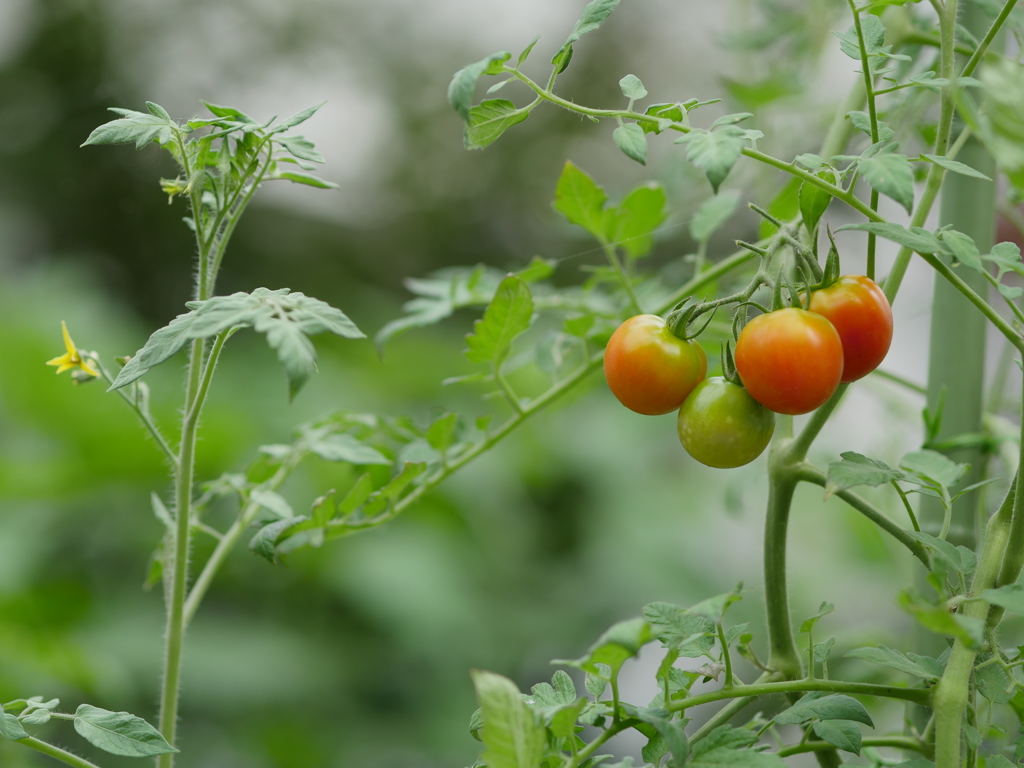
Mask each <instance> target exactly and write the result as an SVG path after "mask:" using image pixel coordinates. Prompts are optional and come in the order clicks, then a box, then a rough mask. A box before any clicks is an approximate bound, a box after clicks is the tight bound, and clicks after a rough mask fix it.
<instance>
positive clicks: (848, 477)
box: [825, 451, 904, 499]
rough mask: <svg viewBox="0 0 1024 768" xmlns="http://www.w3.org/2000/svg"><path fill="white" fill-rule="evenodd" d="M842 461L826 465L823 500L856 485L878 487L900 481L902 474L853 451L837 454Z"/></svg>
mask: <svg viewBox="0 0 1024 768" xmlns="http://www.w3.org/2000/svg"><path fill="white" fill-rule="evenodd" d="M839 455H840V456H841V457H842V461H833V462H832V463H831V464H829V465H828V476H827V478H826V481H825V498H826V499H827V498H828V497H829V496H832V495H833V494H836V493H839V491H845V490H848V489H850V488H856V487H857V486H858V485H870V486H879V485H883V484H884V483H888V482H890V481H891V480H900V479H902V478H903V476H904V475H903V473H902V472H901V471H900V470H898V469H893V468H891V467H890V466H889V465H888V464H886V463H885V462H884V461H878V460H877V459H869V458H868V457H867V456H862V455H861V454H859V453H856V452H854V451H847V452H845V453H841V454H839Z"/></svg>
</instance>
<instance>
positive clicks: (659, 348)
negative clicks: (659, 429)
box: [604, 315, 708, 416]
mask: <svg viewBox="0 0 1024 768" xmlns="http://www.w3.org/2000/svg"><path fill="white" fill-rule="evenodd" d="M707 371H708V359H707V355H705V354H704V349H703V348H702V347H701V345H700V344H699V343H697V342H696V341H694V340H688V339H683V338H680V337H679V336H676V335H675V334H674V333H673V332H672V329H671V328H669V327H668V325H667V324H666V322H665V321H664V320H663V319H662V318H660V317H658V316H657V315H636V316H635V317H631V318H630V319H629V320H627V321H626V322H624V323H623V324H622V325H620V326H619V327H618V328H617V329H616V330H615V333H613V334H612V337H611V339H610V340H609V341H608V346H607V347H606V348H605V352H604V375H605V378H606V379H607V380H608V387H609V389H611V391H612V394H614V395H615V397H617V398H618V399H619V402H620V403H622V404H623V405H624V406H626V407H627V408H629V409H630V410H631V411H636V412H637V413H642V414H645V415H648V416H656V415H659V414H663V413H668V412H669V411H674V410H676V409H677V408H678V407H679V406H680V405H682V404H683V401H684V400H685V399H686V397H687V395H689V394H690V392H691V391H693V388H694V387H695V386H697V384H698V383H700V381H701V380H703V378H704V376H705V375H706V374H707Z"/></svg>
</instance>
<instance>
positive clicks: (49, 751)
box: [15, 736, 99, 768]
mask: <svg viewBox="0 0 1024 768" xmlns="http://www.w3.org/2000/svg"><path fill="white" fill-rule="evenodd" d="M15 743H16V744H21V745H23V746H26V747H28V748H29V749H34V750H35V751H36V752H42V753H43V754H44V755H49V756H50V757H53V758H56V759H57V760H60V761H61V762H62V763H67V764H68V765H73V766H74V767H75V768H99V766H98V765H96V764H95V763H90V762H89V761H88V760H86V759H85V758H84V757H79V756H78V755H74V754H72V753H70V752H68V751H67V750H64V749H61V748H60V747H55V746H54V745H53V744H49V743H47V742H45V741H41V740H39V739H36V738H33V737H32V736H29V737H28V738H27V739H18V740H17V741H16V742H15Z"/></svg>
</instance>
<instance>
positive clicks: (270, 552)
mask: <svg viewBox="0 0 1024 768" xmlns="http://www.w3.org/2000/svg"><path fill="white" fill-rule="evenodd" d="M309 520H310V518H309V517H307V516H304V515H303V516H299V517H289V518H286V519H284V520H277V521H275V522H273V523H270V524H269V525H265V526H263V527H262V528H260V529H259V530H258V531H257V532H256V535H255V536H253V537H252V539H251V540H250V541H249V549H250V550H251V551H253V552H255V553H256V554H257V555H259V556H260V557H262V558H264V559H265V560H267V561H268V562H269V563H270V564H271V565H277V564H279V563H280V562H281V561H280V559H279V558H278V552H277V543H278V542H279V541H280V540H281V539H282V537H283V534H284V533H286V532H287V531H288V530H290V529H292V528H295V527H297V526H299V525H302V524H303V523H306V522H309Z"/></svg>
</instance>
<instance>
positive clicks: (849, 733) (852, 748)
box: [814, 720, 862, 755]
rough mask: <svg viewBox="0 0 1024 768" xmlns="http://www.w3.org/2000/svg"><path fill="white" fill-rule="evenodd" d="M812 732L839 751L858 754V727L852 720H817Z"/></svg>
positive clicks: (859, 736) (859, 734) (859, 741)
mask: <svg viewBox="0 0 1024 768" xmlns="http://www.w3.org/2000/svg"><path fill="white" fill-rule="evenodd" d="M814 732H815V733H816V734H817V735H818V736H820V737H821V738H822V739H824V740H825V741H827V742H828V743H829V744H832V745H834V746H836V747H838V748H839V749H842V750H844V751H846V752H852V753H853V754H855V755H859V754H860V745H861V738H862V737H861V732H860V725H859V724H857V723H855V722H854V721H853V720H819V721H818V722H816V723H815V724H814Z"/></svg>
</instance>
